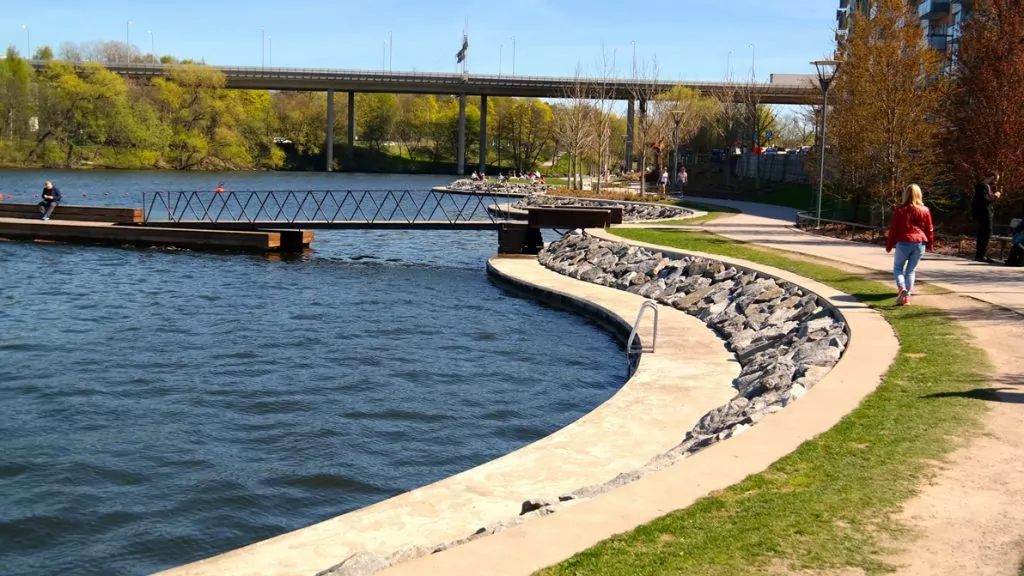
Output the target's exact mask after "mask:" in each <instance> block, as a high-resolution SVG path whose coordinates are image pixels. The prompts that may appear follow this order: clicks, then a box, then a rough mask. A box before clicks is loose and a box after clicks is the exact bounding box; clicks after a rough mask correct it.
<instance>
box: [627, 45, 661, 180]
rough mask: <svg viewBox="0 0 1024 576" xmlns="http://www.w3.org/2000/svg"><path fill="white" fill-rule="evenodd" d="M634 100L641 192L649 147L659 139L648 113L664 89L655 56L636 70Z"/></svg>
mask: <svg viewBox="0 0 1024 576" xmlns="http://www.w3.org/2000/svg"><path fill="white" fill-rule="evenodd" d="M630 91H631V92H632V96H633V99H634V100H636V102H637V104H638V105H639V110H638V113H637V115H636V121H635V122H634V140H635V142H636V143H637V144H638V147H639V151H640V190H641V191H643V190H644V188H645V177H646V175H647V154H648V152H649V151H650V150H649V147H651V146H653V145H654V144H655V139H656V137H657V126H656V124H657V123H656V121H655V118H654V116H653V115H652V114H650V113H649V111H648V105H649V104H650V102H651V101H652V100H654V98H655V97H657V95H658V94H660V93H661V91H662V88H661V87H660V86H659V85H658V57H657V56H655V57H654V58H652V59H651V61H650V62H646V61H642V62H640V64H639V65H638V66H637V69H636V79H635V80H634V82H633V84H632V89H631V90H630Z"/></svg>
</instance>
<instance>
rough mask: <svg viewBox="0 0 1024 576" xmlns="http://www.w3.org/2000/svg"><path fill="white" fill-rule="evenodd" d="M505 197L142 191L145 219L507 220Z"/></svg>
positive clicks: (199, 221)
mask: <svg viewBox="0 0 1024 576" xmlns="http://www.w3.org/2000/svg"><path fill="white" fill-rule="evenodd" d="M509 202H510V200H509V199H508V198H507V197H502V196H494V195H490V194H486V193H483V194H465V193H457V192H439V191H435V190H305V191H300V190H266V191H263V190H248V191H239V190H232V191H225V192H207V191H159V192H149V193H146V194H144V196H143V204H144V208H145V219H144V223H146V224H159V223H161V222H174V223H182V222H183V223H196V224H225V223H247V224H253V225H267V226H270V225H273V224H275V223H277V224H283V223H287V224H296V223H320V224H336V223H343V222H345V223H367V224H372V223H383V222H391V223H405V224H412V225H415V224H417V223H420V224H426V223H447V224H457V223H459V222H492V223H498V222H505V221H508V220H509V218H510V215H509V213H508V210H507V208H505V206H506V205H507V204H508V203H509Z"/></svg>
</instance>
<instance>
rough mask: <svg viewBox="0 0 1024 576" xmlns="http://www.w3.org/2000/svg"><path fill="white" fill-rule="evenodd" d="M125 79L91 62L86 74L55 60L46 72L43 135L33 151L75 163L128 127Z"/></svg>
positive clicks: (44, 158) (63, 162) (41, 121)
mask: <svg viewBox="0 0 1024 576" xmlns="http://www.w3.org/2000/svg"><path fill="white" fill-rule="evenodd" d="M127 94H128V92H127V88H126V86H125V83H124V81H123V80H122V79H121V78H120V77H119V76H117V75H116V74H114V73H112V72H110V71H109V70H107V69H106V68H104V67H103V66H101V65H99V64H94V63H87V64H85V65H84V66H83V67H82V71H81V74H79V73H78V72H77V71H76V70H75V68H74V67H73V66H72V65H70V64H68V63H66V62H59V61H53V62H50V64H49V65H47V67H46V69H45V70H44V71H43V73H42V82H41V86H40V102H41V104H42V105H41V114H40V119H39V124H40V129H39V136H38V138H37V139H36V145H35V148H34V149H33V152H32V155H33V156H37V157H41V159H42V161H43V163H44V164H54V163H58V164H60V165H63V166H69V167H70V166H73V165H74V164H75V163H76V161H77V160H79V159H81V158H80V156H81V155H82V154H85V153H86V152H88V150H89V148H90V147H93V146H97V145H103V144H107V143H108V140H109V139H111V138H113V137H115V136H116V134H117V133H118V131H119V130H121V129H122V126H121V125H120V123H122V122H124V110H126V109H127V102H128V98H127Z"/></svg>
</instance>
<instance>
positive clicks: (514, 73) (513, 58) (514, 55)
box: [512, 36, 516, 78]
mask: <svg viewBox="0 0 1024 576" xmlns="http://www.w3.org/2000/svg"><path fill="white" fill-rule="evenodd" d="M512 77H513V78H515V77H516V37H515V36H513V37H512Z"/></svg>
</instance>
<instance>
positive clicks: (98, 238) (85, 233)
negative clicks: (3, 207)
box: [0, 218, 313, 252]
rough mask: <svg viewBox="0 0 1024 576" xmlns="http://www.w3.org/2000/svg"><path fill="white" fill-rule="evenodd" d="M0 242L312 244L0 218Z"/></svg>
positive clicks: (294, 235) (251, 234)
mask: <svg viewBox="0 0 1024 576" xmlns="http://www.w3.org/2000/svg"><path fill="white" fill-rule="evenodd" d="M0 238H8V239H12V240H38V241H51V242H68V243H73V244H100V245H114V246H136V247H155V246H159V247H172V248H186V249H190V250H214V251H220V250H224V251H241V252H301V251H302V250H303V249H305V248H306V247H308V246H309V243H310V242H312V239H313V233H312V231H309V230H287V231H271V230H258V231H228V230H202V229H191V228H158V227H151V226H135V225H118V224H112V223H109V222H107V223H97V222H73V221H63V222H54V221H50V222H43V221H39V220H26V219H22V218H17V219H15V218H0Z"/></svg>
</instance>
